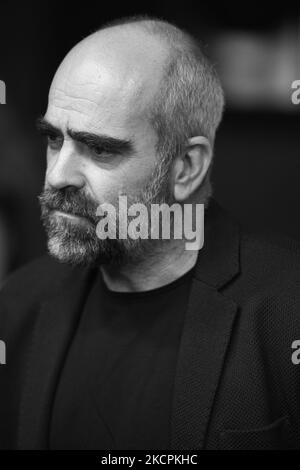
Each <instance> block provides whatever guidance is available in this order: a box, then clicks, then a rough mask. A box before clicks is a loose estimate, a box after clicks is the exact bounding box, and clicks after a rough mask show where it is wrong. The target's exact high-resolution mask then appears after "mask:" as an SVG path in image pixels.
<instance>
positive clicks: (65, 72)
mask: <svg viewBox="0 0 300 470" xmlns="http://www.w3.org/2000/svg"><path fill="white" fill-rule="evenodd" d="M169 56H170V47H169V46H168V45H167V43H166V42H164V41H162V40H161V39H160V38H159V37H156V36H153V35H151V34H149V33H148V32H147V31H146V30H144V29H142V28H138V27H136V25H124V26H115V27H111V28H106V29H104V30H100V31H97V32H95V33H93V34H92V35H90V36H88V37H87V38H85V39H84V40H83V41H81V42H80V43H78V44H77V45H76V46H75V47H74V48H73V49H72V50H71V51H70V52H69V53H68V55H67V56H66V57H65V59H64V60H63V62H62V64H61V65H60V67H59V69H58V70H57V73H56V75H55V77H54V80H53V83H52V86H51V89H50V95H49V99H50V102H53V101H54V102H55V103H57V104H58V105H59V103H60V102H62V101H63V99H64V96H65V97H66V98H67V99H68V100H70V104H69V106H72V102H73V103H74V104H75V101H76V100H78V99H79V100H80V101H81V105H82V104H83V101H84V100H86V104H87V105H88V108H89V112H92V113H93V114H94V117H95V118H96V116H97V115H98V117H99V119H100V120H101V118H103V114H105V113H106V111H107V110H109V114H116V113H117V114H119V113H121V114H124V118H125V117H126V116H125V114H127V118H128V119H131V118H135V119H141V118H142V116H143V111H144V110H148V109H149V105H150V104H151V102H152V101H153V98H154V96H155V95H156V94H157V92H158V89H159V87H160V83H161V80H162V78H163V76H164V70H165V68H166V64H167V62H168V58H169ZM91 104H92V106H91ZM96 120H97V119H96Z"/></svg>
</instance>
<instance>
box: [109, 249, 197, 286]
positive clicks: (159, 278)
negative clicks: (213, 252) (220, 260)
mask: <svg viewBox="0 0 300 470" xmlns="http://www.w3.org/2000/svg"><path fill="white" fill-rule="evenodd" d="M176 242H178V241H176ZM176 242H174V243H169V244H168V246H167V249H166V246H164V249H163V250H162V249H160V250H156V251H155V253H153V255H152V256H151V257H148V258H147V259H141V260H139V261H138V262H136V263H134V264H130V265H129V264H128V265H124V266H119V267H116V266H108V265H107V266H101V268H100V269H101V272H102V275H103V279H104V282H105V284H106V285H107V287H108V288H109V289H110V290H113V291H118V292H137V291H147V290H152V289H156V288H158V287H162V286H164V285H166V284H170V283H171V282H173V281H175V280H176V279H178V278H179V277H181V276H183V275H184V274H186V273H187V272H188V271H190V269H192V268H193V267H194V265H195V263H196V261H197V256H198V251H196V250H193V251H192V250H186V249H185V247H184V244H183V243H176Z"/></svg>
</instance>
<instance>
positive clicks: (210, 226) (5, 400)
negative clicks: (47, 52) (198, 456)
mask: <svg viewBox="0 0 300 470" xmlns="http://www.w3.org/2000/svg"><path fill="white" fill-rule="evenodd" d="M223 108H224V97H223V91H222V87H221V84H220V81H219V79H218V76H217V74H216V72H215V70H214V68H213V66H212V65H211V64H210V62H209V60H208V59H207V58H206V57H205V55H204V54H203V52H202V50H201V47H200V45H199V44H198V43H197V41H196V40H195V39H193V38H192V37H191V36H190V35H189V34H188V33H186V32H184V31H182V30H180V29H179V28H177V27H176V26H174V25H171V24H169V23H167V22H164V21H161V20H157V19H150V18H127V19H125V20H124V19H123V20H120V21H116V22H114V23H112V24H109V25H106V26H104V27H102V28H101V29H100V30H98V31H97V32H95V33H93V34H91V35H90V36H88V37H87V38H85V39H83V40H82V41H81V42H80V43H79V44H77V45H76V46H75V47H74V48H73V49H72V50H71V51H70V52H69V53H68V54H67V56H66V57H65V59H64V60H63V62H62V64H61V65H60V66H59V68H58V70H57V72H56V74H55V77H54V79H53V82H52V85H51V89H50V93H49V102H48V108H47V111H46V113H45V115H44V116H43V117H42V118H41V119H39V120H38V128H39V130H40V131H41V133H42V134H43V135H45V136H46V139H47V143H48V147H47V171H46V177H45V186H44V190H43V192H42V194H41V195H40V197H39V200H40V204H41V211H42V220H43V223H44V226H45V229H46V232H47V235H48V251H49V254H46V255H45V256H43V257H41V258H39V259H37V260H35V261H33V262H32V263H30V264H29V265H27V266H25V267H23V268H21V269H20V270H18V271H17V272H16V273H13V274H12V275H11V276H10V278H9V279H8V280H7V282H6V283H5V285H4V287H3V289H2V292H1V295H0V336H1V340H3V341H4V342H5V345H6V348H7V355H6V364H5V365H2V366H1V368H0V392H1V400H0V408H1V421H0V446H1V447H2V448H4V449H7V448H16V449H98V450H100V449H102V450H108V449H110V450H113V449H135V450H138V449H144V450H145V449H156V450H158V449H165V450H166V449H184V450H188V449H196V450H197V449H249V448H251V449H252V448H253V449H277V448H297V447H298V448H299V447H300V419H299V418H300V414H299V407H300V400H299V396H300V381H299V377H300V375H299V373H300V369H298V368H297V366H296V365H295V363H294V362H295V361H292V360H291V357H292V354H293V347H292V345H293V344H295V343H294V341H295V340H297V339H300V321H299V307H300V295H299V285H300V282H299V281H300V269H299V268H300V263H299V250H298V247H297V246H296V245H295V244H293V243H292V242H290V241H287V242H278V243H277V242H266V241H264V240H263V239H262V238H260V237H257V236H255V235H253V234H246V233H244V232H243V231H242V230H241V228H240V226H239V224H238V223H237V222H235V221H234V220H233V219H231V217H230V216H229V215H227V213H226V212H224V210H223V209H221V208H220V207H219V206H218V204H217V203H216V202H215V201H214V200H213V199H212V197H211V194H212V189H211V182H210V171H211V166H212V158H213V147H214V140H215V134H216V130H217V128H218V125H219V123H220V121H221V118H222V113H223ZM241 158H243V156H242V155H241ZM120 195H123V196H124V195H125V196H126V197H127V200H128V204H129V205H132V204H135V203H140V204H143V205H144V207H146V208H147V209H150V208H151V206H152V205H153V204H166V205H167V207H170V206H171V205H172V204H174V203H176V204H179V205H180V206H184V205H186V204H190V205H192V207H195V206H197V204H202V205H203V206H204V207H205V226H204V223H203V220H202V222H201V226H198V227H197V231H198V232H197V233H198V234H199V233H200V232H201V233H203V230H204V245H203V246H202V245H201V244H200V245H199V246H198V248H197V249H193V250H187V249H186V248H185V242H186V240H185V239H184V237H182V238H179V237H175V236H174V232H175V229H176V223H177V222H178V221H177V219H176V217H175V214H174V217H173V218H172V222H173V229H172V230H170V234H171V235H170V237H169V238H163V237H162V236H161V235H162V234H161V232H159V234H160V236H159V237H158V238H156V239H153V238H151V237H149V238H147V237H145V238H143V237H127V238H126V237H117V238H114V237H112V236H108V237H105V236H104V237H99V236H98V233H97V227H98V224H99V222H100V221H101V220H103V219H102V218H101V215H99V212H98V208H99V206H101V205H102V204H106V203H109V204H111V205H112V206H113V207H116V208H117V207H118V198H119V196H120ZM237 197H238V195H237ZM102 215H103V214H102ZM185 222H186V221H185ZM113 223H115V225H116V226H119V225H120V223H121V221H120V219H119V218H117V220H115V221H114V222H113ZM153 228H155V227H153V226H151V227H149V230H150V231H152V230H153ZM199 239H202V240H203V236H200V238H199ZM299 367H300V366H299Z"/></svg>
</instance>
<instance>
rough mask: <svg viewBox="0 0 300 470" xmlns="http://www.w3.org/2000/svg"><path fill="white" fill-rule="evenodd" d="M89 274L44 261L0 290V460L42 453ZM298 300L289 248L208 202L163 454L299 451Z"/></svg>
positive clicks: (297, 271)
mask: <svg viewBox="0 0 300 470" xmlns="http://www.w3.org/2000/svg"><path fill="white" fill-rule="evenodd" d="M95 272H96V271H95V269H91V268H85V269H82V268H78V267H70V266H68V265H64V264H61V263H58V262H57V261H55V260H53V259H52V258H50V257H49V256H48V255H46V256H44V257H42V258H39V259H38V260H36V261H34V262H32V263H31V264H29V265H27V266H25V267H23V268H22V269H20V270H18V271H17V272H16V273H14V274H13V275H12V276H10V278H9V279H8V281H7V282H6V284H5V285H4V287H3V289H2V291H1V294H0V339H1V340H3V341H5V342H6V347H7V364H6V365H0V417H1V418H0V447H1V448H4V449H7V448H9V449H11V448H14V449H15V448H18V449H43V448H46V446H47V433H48V427H49V420H50V416H51V406H52V403H53V397H54V393H55V388H56V385H57V382H58V378H59V373H60V370H61V367H62V364H63V360H64V358H65V356H66V351H67V349H68V346H69V344H70V341H71V339H72V335H73V333H74V331H75V328H76V325H77V322H78V319H79V316H80V313H81V311H82V306H83V303H84V301H85V299H86V296H87V294H88V292H89V289H90V287H91V285H92V282H93V279H94V278H95ZM299 288H300V257H299V248H298V245H297V244H296V242H295V243H293V242H291V241H280V242H277V241H276V242H274V241H273V242H271V241H268V242H265V241H264V240H263V239H260V238H258V237H256V236H254V235H250V234H246V233H244V232H242V231H241V229H240V227H239V225H238V224H237V223H236V222H234V221H233V220H232V219H231V218H230V217H229V216H228V215H227V214H226V213H225V212H224V211H223V210H222V209H221V208H220V207H219V206H218V205H217V204H216V203H215V202H214V201H212V202H211V204H210V208H209V209H208V211H207V213H206V217H205V242H204V247H203V249H202V250H201V251H200V253H199V257H198V261H197V265H196V269H195V276H194V278H193V281H192V288H191V294H190V299H189V305H188V309H187V315H186V322H185V326H184V330H183V334H182V340H181V344H180V350H179V356H178V364H177V371H176V377H175V386H174V396H173V404H172V407H173V408H172V409H173V412H172V419H171V448H172V449H177V450H181V449H182V450H188V449H278V448H296V449H297V448H298V449H300V364H299V365H295V364H294V363H293V362H292V354H293V349H292V343H293V342H294V341H295V340H300V289H299ZM96 406H97V403H95V412H96ZM95 423H97V421H95ZM95 425H96V424H95Z"/></svg>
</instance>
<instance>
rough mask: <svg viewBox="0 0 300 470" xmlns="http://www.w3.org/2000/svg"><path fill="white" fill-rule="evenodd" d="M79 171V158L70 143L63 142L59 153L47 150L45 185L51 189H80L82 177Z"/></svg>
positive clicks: (82, 183) (82, 184) (82, 181)
mask: <svg viewBox="0 0 300 470" xmlns="http://www.w3.org/2000/svg"><path fill="white" fill-rule="evenodd" d="M81 169H82V168H81V162H80V156H79V155H78V153H77V152H76V149H75V148H74V144H73V143H72V141H69V140H64V143H63V145H62V147H61V149H60V151H59V152H56V153H55V154H52V151H51V150H50V149H49V150H48V156H47V170H46V183H47V185H49V186H51V187H52V188H55V189H62V188H65V187H67V186H75V187H77V188H82V187H83V186H84V176H83V174H82V172H81Z"/></svg>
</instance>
